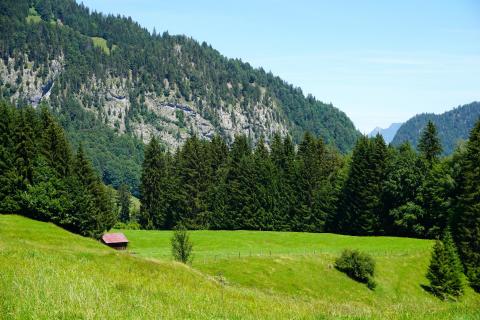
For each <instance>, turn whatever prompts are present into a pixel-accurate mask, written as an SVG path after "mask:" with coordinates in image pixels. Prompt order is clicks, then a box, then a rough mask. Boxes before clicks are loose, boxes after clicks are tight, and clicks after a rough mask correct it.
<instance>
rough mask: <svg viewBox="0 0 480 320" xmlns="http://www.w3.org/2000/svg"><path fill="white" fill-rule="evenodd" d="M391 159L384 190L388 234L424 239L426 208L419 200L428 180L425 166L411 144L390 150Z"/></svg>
mask: <svg viewBox="0 0 480 320" xmlns="http://www.w3.org/2000/svg"><path fill="white" fill-rule="evenodd" d="M391 158H392V160H391V161H390V162H389V163H388V166H387V175H386V177H385V183H384V189H383V196H384V199H383V203H384V210H385V213H387V216H386V219H385V220H384V221H383V224H384V226H383V228H384V230H385V233H386V234H396V235H404V236H423V235H424V227H423V226H422V225H421V223H422V219H423V208H421V207H420V206H419V205H417V201H416V200H417V196H418V190H419V188H420V187H421V186H422V184H423V180H424V176H425V171H426V170H424V162H423V161H422V160H421V159H420V158H419V157H418V155H417V154H416V152H415V150H413V149H412V147H411V145H410V144H409V143H408V142H407V143H405V144H402V145H401V146H400V147H399V148H398V150H391Z"/></svg>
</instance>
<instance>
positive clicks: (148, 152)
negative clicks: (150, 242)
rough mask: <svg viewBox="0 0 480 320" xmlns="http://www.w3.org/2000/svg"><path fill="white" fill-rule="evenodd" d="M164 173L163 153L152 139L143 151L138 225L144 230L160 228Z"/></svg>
mask: <svg viewBox="0 0 480 320" xmlns="http://www.w3.org/2000/svg"><path fill="white" fill-rule="evenodd" d="M165 173H166V161H165V156H164V153H163V151H162V149H161V147H160V144H159V143H158V141H157V139H156V138H155V137H153V138H152V139H151V140H150V143H149V144H148V146H147V147H146V149H145V160H144V162H143V172H142V179H141V186H140V191H141V199H142V203H141V207H140V219H139V222H140V225H141V226H142V227H143V228H145V229H154V228H162V227H163V226H164V224H165V219H166V212H165V207H164V203H163V199H162V198H161V195H162V189H161V187H162V179H163V178H164V177H165Z"/></svg>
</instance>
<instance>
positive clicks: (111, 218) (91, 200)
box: [73, 144, 117, 238]
mask: <svg viewBox="0 0 480 320" xmlns="http://www.w3.org/2000/svg"><path fill="white" fill-rule="evenodd" d="M73 169H74V173H75V176H74V179H73V189H74V190H75V192H74V193H75V197H76V199H77V200H78V203H80V204H82V205H83V206H84V207H81V206H78V207H74V208H73V210H74V211H76V214H75V216H76V218H77V221H76V224H77V227H78V229H79V232H80V233H81V234H83V235H86V236H89V237H94V238H98V237H100V236H101V234H102V233H103V232H104V231H105V230H109V229H110V228H111V227H113V225H114V224H115V222H116V219H117V214H116V212H115V210H114V195H113V192H112V191H109V190H108V189H107V188H106V187H105V185H104V184H103V183H102V182H101V180H100V178H99V177H98V176H97V174H96V173H95V171H94V169H93V166H92V163H91V162H90V160H89V159H88V158H87V156H86V155H85V152H84V150H83V147H82V145H81V144H80V146H79V147H78V151H77V153H76V155H75V161H74V165H73ZM75 203H76V202H75V201H73V204H74V205H75Z"/></svg>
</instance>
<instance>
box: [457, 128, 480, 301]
mask: <svg viewBox="0 0 480 320" xmlns="http://www.w3.org/2000/svg"><path fill="white" fill-rule="evenodd" d="M456 160H457V165H458V169H457V170H458V173H457V174H456V176H455V180H456V181H455V191H454V201H453V210H454V214H453V219H452V220H453V223H452V225H453V227H452V231H453V237H454V239H455V242H456V244H457V247H458V253H459V255H460V258H461V260H462V264H463V267H464V269H465V274H466V275H467V277H468V279H469V281H470V285H471V286H472V288H474V289H475V290H476V291H479V292H480V249H479V248H480V184H479V181H480V121H478V122H477V124H476V125H475V127H474V128H473V130H472V132H471V133H470V139H469V141H468V142H467V144H466V147H465V150H464V151H463V152H462V153H461V154H460V155H459V156H458V159H456Z"/></svg>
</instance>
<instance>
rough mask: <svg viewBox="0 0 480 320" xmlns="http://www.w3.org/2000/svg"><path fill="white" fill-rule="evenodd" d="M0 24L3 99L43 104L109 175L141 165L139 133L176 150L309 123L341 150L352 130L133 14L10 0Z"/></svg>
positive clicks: (295, 129)
mask: <svg viewBox="0 0 480 320" xmlns="http://www.w3.org/2000/svg"><path fill="white" fill-rule="evenodd" d="M0 22H1V23H0V43H1V48H2V50H1V51H0V52H1V57H2V61H1V63H0V97H4V98H6V99H10V100H13V101H16V102H17V103H18V104H33V105H37V104H39V103H42V102H47V103H49V104H50V105H51V106H52V107H53V109H54V110H55V111H56V112H57V113H58V114H59V115H60V117H61V118H62V119H63V124H64V126H65V127H66V128H68V130H69V131H70V134H71V136H72V139H73V140H74V141H77V142H78V141H80V140H82V141H86V144H87V152H89V155H90V156H91V157H92V158H93V160H94V163H95V165H96V167H97V169H99V170H100V171H101V172H102V174H103V176H104V179H105V180H106V182H107V183H112V184H114V185H118V184H119V183H121V182H125V181H127V182H129V180H131V178H130V177H125V176H123V175H122V172H123V171H126V170H120V169H126V168H133V172H134V173H137V172H138V169H139V163H140V161H141V148H140V147H139V141H143V142H147V141H149V140H150V138H151V136H153V135H155V136H159V137H160V138H161V140H162V141H163V143H164V145H165V146H166V147H168V148H170V149H174V148H176V147H177V146H179V145H180V144H182V143H183V142H184V141H185V140H186V139H187V138H188V137H190V136H192V135H193V134H196V135H198V136H199V137H201V138H207V139H209V138H211V137H212V136H213V135H215V134H219V135H221V136H223V137H224V138H226V139H228V140H229V141H232V139H233V137H234V136H235V135H236V134H239V133H242V134H246V135H248V136H249V137H250V138H251V139H252V140H253V141H255V140H257V139H258V138H259V137H260V136H262V135H263V136H265V137H266V140H267V142H268V141H269V139H270V138H271V136H272V134H273V133H274V132H280V133H281V134H283V135H284V134H287V133H289V134H291V135H292V136H293V138H294V140H295V141H297V142H298V141H299V139H300V138H301V136H302V135H303V133H304V132H305V131H310V132H312V133H314V134H316V135H318V136H321V137H322V138H324V140H325V141H326V142H327V143H331V144H334V145H336V146H337V147H338V148H339V149H340V150H341V151H344V152H345V151H349V150H351V148H352V146H353V144H354V143H355V140H356V138H357V137H358V132H357V131H356V130H355V128H354V126H353V124H352V122H351V121H350V119H349V118H348V117H347V116H346V115H345V114H344V113H343V112H341V111H340V110H338V109H337V108H335V107H333V106H332V105H331V104H325V103H323V102H321V101H319V100H316V99H315V98H314V97H312V96H305V95H304V94H303V92H302V91H301V89H300V88H296V87H294V86H292V85H291V84H288V83H287V82H285V81H284V80H282V79H280V78H279V77H276V76H274V75H273V74H272V73H271V72H266V71H264V70H263V69H261V68H260V69H254V68H252V67H251V66H250V65H249V64H248V63H244V62H242V61H241V60H234V59H228V58H226V57H224V56H222V55H221V54H220V53H219V52H218V51H216V50H214V49H213V48H212V47H211V46H209V45H208V44H206V43H199V42H197V41H195V40H193V39H191V38H188V37H186V36H172V35H169V34H168V33H163V34H157V33H156V32H153V34H151V33H149V32H148V31H147V30H146V29H144V28H142V27H141V26H140V25H139V24H138V23H135V22H134V21H132V20H131V19H130V18H124V17H117V16H112V15H109V16H106V15H103V14H100V13H97V12H90V10H89V9H88V8H86V7H84V6H83V5H79V4H77V3H76V2H74V1H73V0H40V1H31V0H20V1H12V0H8V1H3V2H2V3H1V4H0ZM91 132H93V134H91ZM97 133H98V135H97ZM119 136H125V137H126V138H124V140H126V141H118V139H117V138H118V137H119ZM105 142H107V143H105ZM100 146H102V147H100ZM129 155H130V157H129ZM107 160H113V161H107ZM119 175H120V177H119ZM136 182H137V181H134V183H136ZM130 184H132V183H131V182H130Z"/></svg>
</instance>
